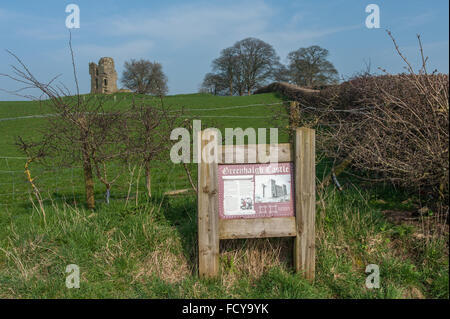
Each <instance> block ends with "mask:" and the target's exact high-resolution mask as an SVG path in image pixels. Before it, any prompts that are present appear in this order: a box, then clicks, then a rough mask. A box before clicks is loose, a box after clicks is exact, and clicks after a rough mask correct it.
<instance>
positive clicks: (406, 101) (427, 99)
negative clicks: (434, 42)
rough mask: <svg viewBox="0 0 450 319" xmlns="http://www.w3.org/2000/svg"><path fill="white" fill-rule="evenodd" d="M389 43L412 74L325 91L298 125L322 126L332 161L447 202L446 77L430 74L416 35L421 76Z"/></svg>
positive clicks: (363, 79)
mask: <svg viewBox="0 0 450 319" xmlns="http://www.w3.org/2000/svg"><path fill="white" fill-rule="evenodd" d="M389 35H390V36H391V34H390V33H389ZM391 37H392V36H391ZM392 40H393V42H394V45H395V47H396V49H397V52H398V54H399V55H400V56H401V57H402V59H403V61H404V63H405V65H406V71H407V72H405V73H402V74H398V75H391V74H388V73H387V72H385V73H386V74H385V75H381V76H371V75H369V74H364V75H360V76H357V77H355V78H353V79H351V80H349V81H347V82H344V83H342V84H341V85H339V86H332V87H329V88H327V89H324V90H322V91H321V92H320V93H318V94H316V97H315V100H314V101H312V100H306V101H305V100H302V101H300V105H299V113H300V114H299V116H297V117H296V118H297V123H296V125H298V126H310V127H316V128H318V129H319V130H320V134H318V141H317V147H318V149H320V150H321V151H322V152H323V153H325V154H326V155H327V156H329V157H331V158H335V159H338V160H340V161H342V162H344V163H345V164H346V165H347V164H350V163H351V165H352V166H353V167H354V168H356V169H359V170H361V171H369V172H372V176H371V177H372V178H373V179H374V180H379V181H389V182H392V183H394V184H396V185H400V186H403V187H406V188H409V189H413V190H416V191H420V193H421V194H424V193H425V194H428V195H430V196H431V198H434V199H436V198H439V200H440V201H443V202H444V203H447V202H448V193H449V184H448V183H449V182H448V179H449V174H448V170H449V117H448V116H449V100H448V89H449V79H448V74H438V73H435V72H433V73H432V74H428V72H427V68H426V64H427V60H428V59H427V58H426V57H425V56H424V55H423V51H422V44H421V41H420V37H419V36H418V40H419V49H420V53H421V56H422V65H421V67H420V69H419V70H418V71H417V72H416V71H415V70H414V69H413V68H412V66H411V65H410V63H409V62H408V60H407V59H406V58H405V57H404V56H403V54H402V53H401V51H400V50H399V48H398V46H397V44H396V42H395V39H394V38H392Z"/></svg>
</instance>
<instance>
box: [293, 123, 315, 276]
mask: <svg viewBox="0 0 450 319" xmlns="http://www.w3.org/2000/svg"><path fill="white" fill-rule="evenodd" d="M315 154H316V152H315V131H314V130H313V129H309V128H305V127H302V128H297V129H296V134H295V208H296V209H295V210H296V223H297V236H296V237H295V239H294V266H295V270H296V271H301V272H303V273H304V276H305V277H306V278H307V279H309V280H314V272H315V219H316V187H315V186H316V171H315Z"/></svg>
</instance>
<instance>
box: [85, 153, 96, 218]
mask: <svg viewBox="0 0 450 319" xmlns="http://www.w3.org/2000/svg"><path fill="white" fill-rule="evenodd" d="M83 170H84V186H85V189H86V204H87V207H88V209H94V208H95V198H94V178H93V175H92V165H91V159H90V158H89V155H88V154H87V151H86V149H84V150H83Z"/></svg>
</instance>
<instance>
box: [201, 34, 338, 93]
mask: <svg viewBox="0 0 450 319" xmlns="http://www.w3.org/2000/svg"><path fill="white" fill-rule="evenodd" d="M328 56H329V52H328V50H326V49H324V48H321V47H320V46H317V45H314V46H310V47H307V48H299V49H298V50H295V51H292V52H290V53H289V54H288V56H287V59H288V64H287V65H284V64H282V63H281V62H280V57H279V56H278V55H277V54H276V52H275V49H274V48H273V46H272V45H270V44H268V43H266V42H264V41H262V40H260V39H257V38H246V39H243V40H241V41H237V42H236V43H235V44H234V45H233V46H231V47H228V48H225V49H223V50H222V51H221V52H220V56H219V57H218V58H216V59H214V60H213V61H212V72H210V73H207V74H206V75H205V77H204V79H203V83H202V84H201V88H200V91H201V92H208V93H211V94H214V95H244V94H248V95H250V94H252V93H253V92H254V91H255V90H256V89H258V88H259V87H261V86H263V85H265V84H267V82H268V81H277V82H289V83H294V84H297V85H299V86H303V87H315V86H321V85H327V84H332V83H336V82H337V80H338V72H337V70H336V68H335V67H334V66H333V64H332V63H331V62H330V61H328V60H327V58H328Z"/></svg>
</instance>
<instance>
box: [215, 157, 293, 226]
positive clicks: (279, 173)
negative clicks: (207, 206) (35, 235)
mask: <svg viewBox="0 0 450 319" xmlns="http://www.w3.org/2000/svg"><path fill="white" fill-rule="evenodd" d="M293 170H294V165H293V164H292V163H270V164H229V165H219V174H218V177H219V216H220V218H222V219H234V218H263V217H287V216H294V194H295V193H294V183H293V181H294V177H293V176H294V175H293Z"/></svg>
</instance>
